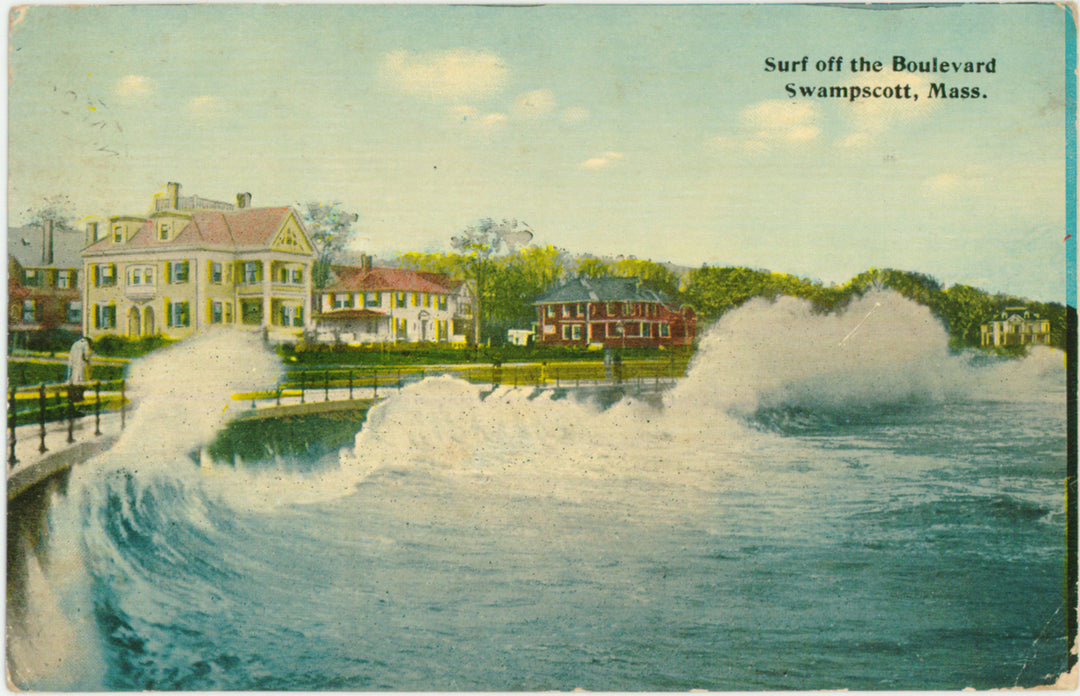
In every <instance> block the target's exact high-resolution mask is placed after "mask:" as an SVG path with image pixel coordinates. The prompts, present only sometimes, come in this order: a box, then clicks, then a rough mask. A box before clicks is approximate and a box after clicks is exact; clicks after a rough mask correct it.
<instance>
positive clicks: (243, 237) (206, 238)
mask: <svg viewBox="0 0 1080 696" xmlns="http://www.w3.org/2000/svg"><path fill="white" fill-rule="evenodd" d="M290 210H291V209H290V208H289V207H287V206H282V207H277V208H246V209H242V210H234V211H220V210H197V211H193V212H191V213H190V215H191V220H189V221H188V223H187V224H186V225H184V227H183V229H181V230H180V232H179V233H178V234H176V235H174V236H173V237H172V239H169V240H167V241H162V240H160V239H158V238H157V234H155V231H154V221H153V220H147V221H146V222H144V223H143V224H142V226H141V227H139V230H138V232H136V233H135V234H134V235H132V237H131V239H129V240H128V241H127V243H125V244H114V243H113V242H112V240H111V239H110V238H109V237H105V238H103V239H101V240H99V241H97V242H95V243H94V244H92V245H90V246H89V247H87V248H86V249H84V250H83V253H84V254H85V253H95V252H102V251H115V250H117V249H128V248H133V247H138V248H155V247H157V248H169V247H174V246H192V245H201V244H207V245H210V246H224V247H231V248H237V249H239V248H250V247H266V246H269V245H270V243H271V242H272V241H273V240H274V235H275V234H277V231H278V230H279V229H281V225H282V223H283V222H284V220H285V216H286V215H288V214H289V212H290Z"/></svg>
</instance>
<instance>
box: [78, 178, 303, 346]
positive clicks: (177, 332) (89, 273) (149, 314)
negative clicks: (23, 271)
mask: <svg viewBox="0 0 1080 696" xmlns="http://www.w3.org/2000/svg"><path fill="white" fill-rule="evenodd" d="M86 244H87V246H86V248H84V249H83V251H82V262H83V272H84V274H85V275H84V278H85V279H86V282H85V283H84V284H83V288H84V290H83V292H84V298H83V307H84V308H85V311H84V312H83V333H84V334H85V335H87V336H91V337H95V336H100V335H102V334H119V335H123V336H130V337H136V336H150V335H154V334H164V335H166V336H169V337H170V338H183V337H185V336H188V335H191V334H194V333H198V332H200V331H202V330H204V329H207V328H210V327H214V326H229V327H235V328H238V329H248V330H253V331H265V332H266V334H267V335H268V337H269V338H270V339H271V340H277V341H290V340H296V339H298V338H300V336H301V335H302V334H303V332H304V330H305V329H310V328H311V266H312V263H313V261H314V253H313V248H312V245H311V241H310V240H309V239H308V236H307V233H306V231H305V230H304V225H303V223H302V222H301V220H300V218H299V216H298V215H297V214H296V212H295V211H294V210H293V209H292V208H290V207H275V208H252V207H251V195H250V194H240V195H238V196H237V197H236V204H235V205H234V204H231V203H224V202H221V201H212V200H208V199H204V198H200V197H198V196H190V197H181V196H180V185H179V184H175V183H170V184H168V186H167V193H166V194H165V195H164V196H159V197H156V198H155V199H154V203H153V206H152V207H151V211H150V213H149V215H147V216H129V215H116V216H113V217H110V218H108V219H107V220H105V219H96V220H91V221H90V222H88V223H87V228H86Z"/></svg>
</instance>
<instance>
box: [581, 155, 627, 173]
mask: <svg viewBox="0 0 1080 696" xmlns="http://www.w3.org/2000/svg"><path fill="white" fill-rule="evenodd" d="M625 158H626V155H624V154H623V153H621V152H605V153H604V154H602V155H600V156H598V157H592V158H590V159H587V160H585V161H584V162H582V163H581V165H580V167H581V168H582V169H604V168H605V167H610V166H612V165H614V164H616V163H618V162H620V161H622V160H623V159H625Z"/></svg>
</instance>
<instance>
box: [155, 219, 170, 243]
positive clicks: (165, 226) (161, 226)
mask: <svg viewBox="0 0 1080 696" xmlns="http://www.w3.org/2000/svg"><path fill="white" fill-rule="evenodd" d="M169 228H170V225H169V223H167V222H159V223H158V228H157V233H158V239H160V240H161V241H163V242H164V241H168V239H169Z"/></svg>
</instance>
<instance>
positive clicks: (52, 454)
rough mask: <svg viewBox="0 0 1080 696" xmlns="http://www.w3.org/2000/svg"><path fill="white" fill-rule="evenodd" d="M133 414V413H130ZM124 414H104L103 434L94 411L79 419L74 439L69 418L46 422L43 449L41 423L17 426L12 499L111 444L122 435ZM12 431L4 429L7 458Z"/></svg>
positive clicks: (10, 484) (9, 473)
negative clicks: (97, 426)
mask: <svg viewBox="0 0 1080 696" xmlns="http://www.w3.org/2000/svg"><path fill="white" fill-rule="evenodd" d="M129 415H130V414H129ZM120 431H121V428H120V414H119V413H116V412H109V413H103V414H101V434H100V435H96V434H95V432H94V416H93V414H91V415H88V416H84V417H82V418H79V419H77V420H76V421H75V423H74V427H73V428H72V438H73V442H70V443H69V442H68V422H67V421H66V420H64V421H57V422H55V423H46V424H45V447H46V451H45V452H42V451H41V426H39V425H37V424H32V425H20V426H18V427H17V428H16V429H15V456H16V457H17V458H18V462H17V463H16V464H15V466H11V465H10V464H5V468H6V469H7V488H8V500H12V499H13V498H15V497H16V496H18V495H19V494H20V493H22V492H23V491H25V490H26V489H27V488H30V487H31V486H33V485H34V484H36V483H38V482H40V481H43V480H45V479H46V478H48V477H49V476H52V475H53V474H55V473H56V472H57V471H60V470H61V469H66V468H68V467H70V466H73V465H75V464H81V463H82V462H85V461H86V460H87V459H89V458H91V457H93V456H94V455H96V454H99V453H100V452H103V451H105V450H106V449H108V448H109V447H111V446H112V445H113V444H114V443H115V442H116V440H117V439H118V438H119V437H120ZM9 437H10V431H9V430H7V429H5V430H4V461H5V462H8V458H9V457H10V455H11V442H10V441H9Z"/></svg>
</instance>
